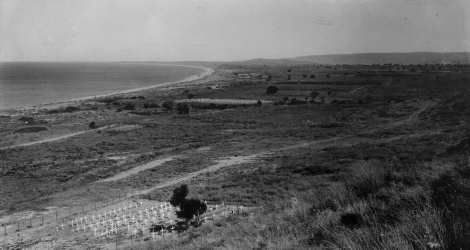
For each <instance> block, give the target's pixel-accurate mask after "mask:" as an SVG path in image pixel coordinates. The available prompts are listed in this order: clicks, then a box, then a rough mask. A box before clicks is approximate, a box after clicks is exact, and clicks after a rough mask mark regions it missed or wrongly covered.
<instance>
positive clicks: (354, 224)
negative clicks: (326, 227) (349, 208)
mask: <svg viewBox="0 0 470 250" xmlns="http://www.w3.org/2000/svg"><path fill="white" fill-rule="evenodd" d="M362 223H363V219H362V216H361V215H360V214H358V213H345V214H342V215H341V224H343V225H344V226H346V227H348V228H358V227H360V226H361V225H362Z"/></svg>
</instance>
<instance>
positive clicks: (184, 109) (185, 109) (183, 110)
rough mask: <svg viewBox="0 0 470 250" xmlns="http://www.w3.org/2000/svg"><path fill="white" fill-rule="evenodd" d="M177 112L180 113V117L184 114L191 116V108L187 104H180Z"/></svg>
mask: <svg viewBox="0 0 470 250" xmlns="http://www.w3.org/2000/svg"><path fill="white" fill-rule="evenodd" d="M176 110H177V111H178V113H179V114H180V115H182V114H189V106H188V104H186V103H181V102H180V103H178V104H177V105H176Z"/></svg>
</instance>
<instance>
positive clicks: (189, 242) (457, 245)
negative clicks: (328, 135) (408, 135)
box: [134, 155, 470, 249]
mask: <svg viewBox="0 0 470 250" xmlns="http://www.w3.org/2000/svg"><path fill="white" fill-rule="evenodd" d="M468 164H469V163H468V156H464V155H459V156H454V157H451V158H447V159H444V160H442V159H441V160H434V161H432V162H427V163H419V164H414V165H402V164H399V163H397V162H393V161H389V162H380V161H361V162H357V163H355V166H353V168H351V169H353V172H351V177H350V179H349V180H347V181H346V182H344V183H339V184H338V185H335V186H331V187H329V188H326V189H322V190H317V191H316V192H315V194H314V195H309V196H305V197H298V198H292V199H290V200H286V199H284V200H279V201H277V202H272V203H269V204H266V205H264V206H262V207H260V208H258V209H257V210H254V211H252V212H250V213H249V214H248V213H246V214H242V215H236V216H232V217H229V218H224V219H222V220H220V221H216V222H215V223H214V225H212V224H209V225H203V226H201V227H199V228H192V229H190V230H188V231H186V232H183V233H181V234H180V237H179V238H178V239H177V240H176V241H175V240H173V241H163V242H157V243H154V245H152V244H148V245H141V246H138V247H137V248H136V247H134V249H469V247H470V222H469V221H470V220H469V219H470V215H469V214H468V212H467V208H468V207H469V206H468V205H469V204H470V166H469V165H468Z"/></svg>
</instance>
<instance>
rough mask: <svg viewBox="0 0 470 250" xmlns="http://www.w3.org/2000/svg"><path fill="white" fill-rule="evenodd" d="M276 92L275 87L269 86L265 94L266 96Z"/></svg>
mask: <svg viewBox="0 0 470 250" xmlns="http://www.w3.org/2000/svg"><path fill="white" fill-rule="evenodd" d="M277 91H278V89H277V87H276V86H269V87H268V88H267V89H266V94H268V95H272V94H276V93H277Z"/></svg>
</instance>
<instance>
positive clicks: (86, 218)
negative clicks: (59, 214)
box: [84, 215, 88, 223]
mask: <svg viewBox="0 0 470 250" xmlns="http://www.w3.org/2000/svg"><path fill="white" fill-rule="evenodd" d="M84 219H85V223H87V220H88V217H87V216H86V215H85V218H84Z"/></svg>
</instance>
